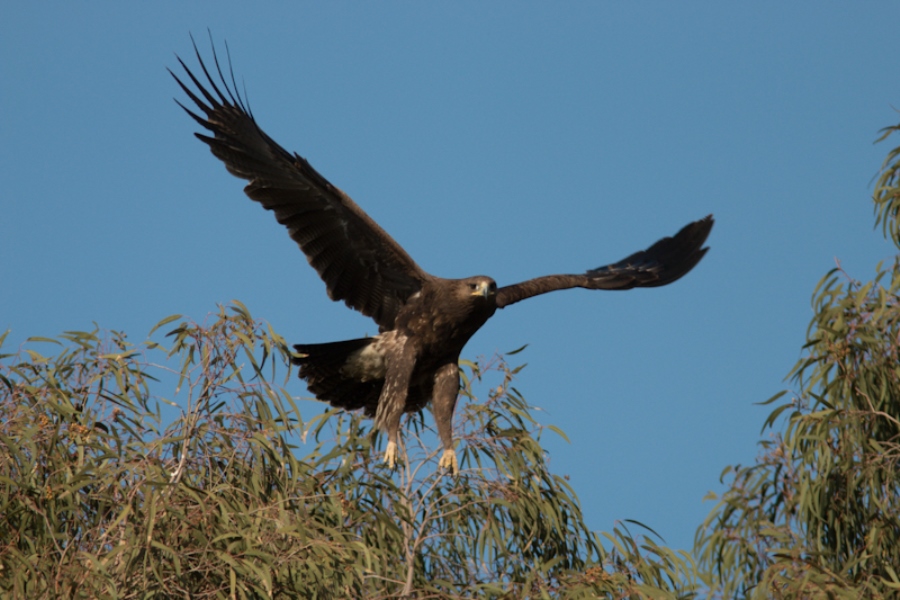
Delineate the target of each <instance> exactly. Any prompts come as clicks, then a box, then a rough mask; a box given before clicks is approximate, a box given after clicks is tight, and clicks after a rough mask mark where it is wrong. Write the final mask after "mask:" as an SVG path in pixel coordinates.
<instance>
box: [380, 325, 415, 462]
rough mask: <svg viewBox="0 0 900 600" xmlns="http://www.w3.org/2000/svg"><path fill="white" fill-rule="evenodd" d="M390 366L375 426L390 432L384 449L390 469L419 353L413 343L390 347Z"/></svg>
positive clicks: (401, 342) (388, 363)
mask: <svg viewBox="0 0 900 600" xmlns="http://www.w3.org/2000/svg"><path fill="white" fill-rule="evenodd" d="M385 358H386V361H385V362H387V369H386V372H385V376H384V387H383V388H381V395H380V396H379V397H378V408H377V410H376V412H375V426H376V427H377V428H378V429H381V430H382V431H384V432H386V433H387V435H388V443H387V448H385V450H384V462H385V463H387V466H388V467H389V468H391V469H393V468H394V465H395V464H396V463H397V441H398V439H399V437H400V418H401V417H402V416H403V412H404V410H405V409H406V397H407V395H408V394H409V382H410V379H411V378H412V372H413V368H414V367H415V364H416V354H415V351H414V349H413V348H412V347H411V344H408V343H406V340H405V339H403V340H401V341H400V343H399V344H397V346H396V347H394V348H391V349H389V351H388V353H387V355H386V356H385Z"/></svg>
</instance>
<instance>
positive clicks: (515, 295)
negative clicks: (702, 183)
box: [497, 215, 713, 308]
mask: <svg viewBox="0 0 900 600" xmlns="http://www.w3.org/2000/svg"><path fill="white" fill-rule="evenodd" d="M712 226H713V218H712V215H709V216H708V217H705V218H703V219H700V220H699V221H694V222H693V223H689V224H688V225H685V226H684V227H683V228H682V229H681V231H679V232H678V233H676V234H675V235H674V236H673V237H666V238H663V239H661V240H659V241H658V242H656V243H655V244H653V245H652V246H650V247H649V248H647V249H646V250H641V251H640V252H635V253H634V254H632V255H631V256H629V257H628V258H625V259H623V260H620V261H619V262H617V263H615V264H611V265H606V266H605V267H597V268H596V269H591V270H590V271H588V272H586V273H584V274H583V275H547V276H545V277H537V278H535V279H529V280H528V281H523V282H522V283H517V284H515V285H508V286H506V287H502V288H500V289H499V290H497V306H498V307H500V308H503V307H504V306H509V305H510V304H513V303H515V302H518V301H519V300H524V299H525V298H530V297H532V296H537V295H538V294H546V293H547V292H553V291H555V290H565V289H568V288H574V287H580V288H587V289H589V290H630V289H631V288H635V287H659V286H661V285H668V284H670V283H672V282H673V281H676V280H677V279H680V278H681V277H683V276H684V275H685V274H687V272H688V271H690V270H691V269H693V268H694V266H695V265H696V264H697V263H698V262H700V259H701V258H703V255H704V254H706V251H707V250H709V248H703V247H702V246H703V243H704V242H705V241H706V238H707V237H708V236H709V232H710V230H711V229H712Z"/></svg>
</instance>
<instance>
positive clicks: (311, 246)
mask: <svg viewBox="0 0 900 600" xmlns="http://www.w3.org/2000/svg"><path fill="white" fill-rule="evenodd" d="M194 53H195V54H196V57H197V61H198V63H199V67H200V70H201V71H202V76H201V77H198V76H197V75H195V73H194V72H192V71H191V70H190V69H189V68H188V66H187V65H186V64H185V62H184V61H183V60H182V59H181V58H180V57H178V56H176V58H177V60H178V62H179V63H180V65H181V67H182V68H183V69H184V73H185V74H186V75H187V79H189V80H190V83H192V84H193V88H192V87H190V86H189V85H187V84H186V83H185V82H186V81H187V80H186V79H185V80H183V79H182V78H183V77H184V76H183V75H182V78H179V76H178V75H176V74H175V73H174V72H173V71H172V70H171V69H169V73H170V74H171V75H172V77H174V79H175V81H176V82H177V83H178V85H179V86H180V87H181V89H182V90H183V91H184V93H185V94H186V95H187V97H188V98H190V100H191V101H192V102H193V104H194V105H195V106H194V107H193V110H192V108H188V107H187V106H185V104H183V103H182V102H180V101H179V100H178V99H176V100H175V101H176V103H178V105H179V106H181V108H183V109H184V110H185V111H186V112H187V113H188V115H190V116H191V117H192V118H193V119H194V120H195V121H196V122H197V123H199V124H200V126H202V127H203V128H204V129H206V130H207V131H208V132H209V134H207V133H195V134H194V135H196V137H197V138H199V139H200V140H201V141H202V142H204V143H205V144H206V145H208V146H209V149H210V150H211V151H212V153H213V154H214V155H215V156H216V157H217V158H218V159H219V160H221V161H222V162H223V163H225V167H226V169H228V171H229V172H230V173H231V174H232V175H235V176H237V177H239V178H241V179H245V180H247V181H248V182H249V183H248V184H247V186H246V187H245V188H244V192H245V193H246V194H247V196H249V197H250V198H251V199H252V200H255V201H256V202H259V203H260V204H261V205H262V206H263V208H265V209H267V210H271V211H272V212H273V213H275V218H276V219H277V220H278V222H279V223H281V224H282V225H284V226H285V227H286V228H287V230H288V234H289V235H290V236H291V238H292V239H293V240H294V241H295V242H296V243H297V245H298V246H300V249H301V250H302V251H303V253H304V254H305V255H306V259H307V260H308V261H309V264H310V265H312V267H313V268H314V269H315V270H316V272H317V273H318V274H319V276H320V277H321V278H322V280H323V281H324V282H325V286H326V288H327V291H328V296H329V297H330V298H331V299H332V300H334V301H338V300H343V301H344V302H345V303H346V304H347V306H349V307H350V308H352V309H355V310H358V311H359V312H361V313H362V314H364V315H366V316H368V317H371V318H372V320H374V321H375V323H376V324H377V325H378V334H377V335H374V336H372V337H364V338H360V339H355V340H347V341H339V342H330V343H321V344H296V345H295V346H294V348H295V349H296V354H295V355H294V356H293V357H292V361H293V362H294V363H295V364H297V365H298V366H299V375H300V378H301V379H304V380H305V381H306V384H307V387H308V389H309V391H310V392H311V393H313V394H314V395H315V396H316V398H317V399H319V400H321V401H324V402H327V403H329V404H330V405H332V406H334V407H338V408H341V409H344V410H347V411H352V410H357V409H362V410H364V411H365V415H366V416H367V417H374V419H375V421H374V425H375V427H376V428H377V429H379V430H381V431H383V432H386V433H387V438H388V443H387V446H386V448H385V453H384V462H385V463H387V465H388V467H390V468H393V467H394V465H395V462H396V461H397V443H398V440H399V430H400V420H401V417H402V416H403V414H404V413H412V412H418V411H421V410H422V409H423V408H424V407H425V406H426V405H427V404H428V402H429V401H430V402H431V406H432V412H433V414H434V421H435V425H436V428H437V431H438V435H439V436H440V439H441V445H442V447H443V453H442V455H441V459H440V462H439V468H440V469H442V470H444V469H449V470H450V472H451V473H453V474H454V475H455V474H457V473H458V470H459V464H458V461H457V457H456V453H455V451H454V447H453V437H452V417H453V411H454V408H455V406H456V400H457V396H458V394H459V387H460V379H459V366H458V362H459V355H460V352H461V351H462V349H463V347H464V346H465V345H466V342H468V341H469V338H471V337H472V336H473V335H474V334H475V332H476V331H478V329H479V328H480V327H481V326H482V325H484V324H485V322H486V321H487V320H488V319H490V318H491V316H492V315H493V314H494V313H495V312H496V311H497V309H500V308H506V307H507V306H510V305H511V304H515V303H516V302H520V301H522V300H525V299H527V298H531V297H533V296H537V295H539V294H546V293H547V292H553V291H556V290H564V289H569V288H585V289H589V290H627V289H631V288H636V287H659V286H663V285H668V284H670V283H672V282H673V281H676V280H678V279H680V278H681V277H683V276H684V275H685V274H686V273H688V271H690V270H691V269H693V268H694V266H696V265H697V263H698V262H700V259H702V258H703V256H704V255H705V254H706V252H707V250H708V248H707V247H704V246H703V244H704V242H705V241H706V238H707V236H708V235H709V232H710V230H711V229H712V226H713V218H712V215H709V216H707V217H705V218H703V219H700V220H698V221H694V222H693V223H689V224H688V225H686V226H685V227H683V228H682V229H681V230H680V231H679V232H678V233H676V234H675V235H674V236H672V237H666V238H663V239H661V240H659V241H658V242H656V243H655V244H653V245H651V246H650V247H649V248H647V249H646V250H641V251H639V252H635V253H634V254H631V255H630V256H628V257H627V258H624V259H622V260H620V261H618V262H615V263H612V264H609V265H606V266H602V267H597V268H596V269H590V270H588V271H586V272H584V273H581V274H577V275H545V276H543V277H537V278H535V279H529V280H527V281H523V282H521V283H516V284H513V285H506V286H503V287H498V286H497V283H496V282H495V281H494V280H493V279H492V278H490V277H487V276H485V275H477V276H474V277H467V278H465V279H444V278H442V277H437V276H435V275H432V274H430V273H427V272H426V271H425V270H423V269H422V268H421V267H420V266H419V265H418V264H417V263H416V261H415V260H413V259H412V257H411V256H410V255H409V254H407V252H406V251H405V250H404V249H403V247H402V246H400V244H398V243H397V242H396V241H394V239H393V238H392V237H391V236H390V235H388V234H387V232H385V231H384V230H383V229H382V228H381V227H380V226H379V225H378V223H376V222H375V221H374V220H372V219H371V218H370V217H369V215H367V214H366V213H365V212H364V211H363V210H362V209H361V208H360V207H359V206H358V205H357V204H356V203H355V202H354V201H353V200H351V199H350V197H349V196H348V195H347V194H345V193H344V192H342V191H341V190H340V189H338V188H337V187H336V186H334V185H333V184H332V183H331V182H329V181H328V180H327V179H325V177H323V176H322V175H321V174H319V172H318V171H316V170H315V169H314V168H313V167H312V166H311V165H310V164H309V162H307V160H306V159H304V158H303V157H301V156H300V155H299V154H296V153H290V152H288V151H287V150H285V149H284V148H282V147H281V146H280V145H279V144H277V143H276V142H275V141H274V140H273V139H272V138H270V137H269V136H268V135H267V134H266V133H265V132H264V131H263V130H262V129H261V128H260V126H259V125H258V124H257V121H256V119H255V118H254V116H253V114H252V113H251V111H250V109H249V106H248V105H247V103H246V102H245V100H244V99H243V98H242V97H241V95H240V93H239V91H238V86H237V84H236V81H235V78H234V72H233V70H231V66H230V63H231V61H230V56H229V73H230V81H231V83H230V84H229V80H228V79H226V77H225V75H224V74H223V71H222V68H221V65H220V64H219V59H218V57H217V55H216V50H215V47H213V61H214V64H215V72H214V73H215V75H217V77H214V76H213V73H211V72H210V70H209V69H208V68H207V65H206V64H205V63H204V61H203V58H202V57H201V55H200V52H199V50H198V49H197V45H196V43H195V44H194ZM198 74H199V72H198ZM202 80H205V83H204V81H202Z"/></svg>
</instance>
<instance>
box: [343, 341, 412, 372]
mask: <svg viewBox="0 0 900 600" xmlns="http://www.w3.org/2000/svg"><path fill="white" fill-rule="evenodd" d="M405 340H406V336H404V335H399V334H398V333H397V332H396V331H388V332H387V333H382V334H380V335H376V336H375V337H374V338H372V343H371V344H369V345H367V346H365V347H363V348H360V349H359V350H357V351H356V352H354V353H353V354H351V355H350V356H349V357H348V358H347V362H345V363H344V366H343V367H341V375H344V376H346V377H351V378H353V379H357V380H359V381H372V380H374V379H384V376H385V374H386V373H387V363H386V361H385V358H384V357H385V355H387V354H388V352H389V350H390V349H391V348H393V347H395V346H396V345H398V344H402V343H403V342H404V341H405Z"/></svg>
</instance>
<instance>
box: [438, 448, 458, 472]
mask: <svg viewBox="0 0 900 600" xmlns="http://www.w3.org/2000/svg"><path fill="white" fill-rule="evenodd" d="M438 467H439V468H441V469H445V468H446V469H450V473H452V474H453V475H459V463H458V462H457V461H456V452H454V451H453V449H452V448H448V449H447V450H444V454H443V455H442V456H441V462H440V463H438Z"/></svg>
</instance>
